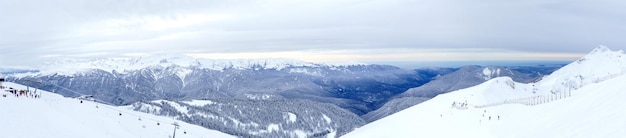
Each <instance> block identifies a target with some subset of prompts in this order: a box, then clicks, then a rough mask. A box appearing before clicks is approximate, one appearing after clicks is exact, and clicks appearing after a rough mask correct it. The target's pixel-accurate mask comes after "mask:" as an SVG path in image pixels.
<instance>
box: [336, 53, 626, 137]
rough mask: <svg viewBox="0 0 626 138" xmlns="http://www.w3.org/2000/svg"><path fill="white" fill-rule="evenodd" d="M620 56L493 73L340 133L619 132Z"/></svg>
mask: <svg viewBox="0 0 626 138" xmlns="http://www.w3.org/2000/svg"><path fill="white" fill-rule="evenodd" d="M624 56H625V55H624V53H623V51H611V50H609V49H608V48H607V47H604V46H600V47H598V48H596V49H594V50H593V51H592V52H591V53H589V54H588V55H586V56H584V57H582V58H581V59H579V60H577V61H575V62H573V63H571V64H569V65H567V66H565V67H563V68H562V69H560V70H558V71H555V72H554V73H553V74H551V75H550V76H547V77H545V78H544V79H543V80H541V81H539V82H537V83H529V84H523V83H518V82H514V81H513V80H512V79H511V78H508V77H500V78H495V79H492V80H489V81H487V82H485V83H482V84H480V85H477V86H474V87H470V88H466V89H461V90H458V91H454V92H451V93H447V94H441V95H439V96H437V97H435V98H433V99H431V100H428V101H426V102H424V103H421V104H418V105H416V106H413V107H411V108H408V109H406V110H403V111H401V112H398V113H396V114H393V115H391V116H387V117H386V118H383V119H380V120H378V121H375V122H372V123H370V124H367V125H365V126H363V127H361V128H358V129H356V130H355V131H353V132H351V133H348V134H346V135H344V137H348V138H349V137H355V138H363V137H420V136H425V137H468V136H469V137H623V136H624V135H626V131H623V130H622V129H623V128H625V127H626V119H625V118H624V116H626V112H624V111H623V110H621V108H622V107H621V106H622V105H625V104H626V101H624V100H623V99H624V98H625V97H626V93H624V92H623V90H625V89H626V85H623V84H624V82H626V76H624V75H622V74H623V72H624V71H626V67H624V66H623V63H624V61H625V59H624Z"/></svg>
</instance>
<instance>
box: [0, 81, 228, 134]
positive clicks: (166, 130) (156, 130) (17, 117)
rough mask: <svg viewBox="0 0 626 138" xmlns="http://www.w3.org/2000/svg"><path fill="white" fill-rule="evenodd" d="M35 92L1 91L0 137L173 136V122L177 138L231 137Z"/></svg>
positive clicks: (6, 84)
mask: <svg viewBox="0 0 626 138" xmlns="http://www.w3.org/2000/svg"><path fill="white" fill-rule="evenodd" d="M2 84H3V86H7V87H12V88H15V89H26V86H22V85H19V84H15V83H10V82H4V83H2ZM5 90H6V89H5ZM31 90H32V88H31ZM37 92H38V93H39V92H43V93H42V95H43V96H42V97H41V98H38V99H35V98H28V97H15V96H13V95H11V93H8V92H5V91H4V90H2V91H0V93H1V94H6V95H7V97H0V109H1V110H0V124H1V125H0V135H1V136H0V137H3V138H31V137H32V138H42V137H49V138H54V137H59V138H60V137H63V138H112V137H121V138H157V137H169V136H172V135H173V132H174V126H173V125H172V124H173V123H177V124H179V125H180V127H179V129H177V130H176V137H177V138H184V137H189V138H191V137H194V138H202V137H205V138H208V137H211V138H214V137H234V136H231V135H228V134H225V133H222V132H219V131H215V130H209V129H206V128H203V127H200V126H196V125H192V124H188V123H185V122H182V121H178V120H175V119H171V118H166V117H160V116H154V115H150V114H145V113H141V112H136V111H132V110H129V109H126V108H122V107H116V106H110V105H104V104H98V103H95V102H90V101H83V103H80V100H79V99H74V98H65V97H63V96H60V95H57V94H54V93H49V92H44V91H41V90H38V91H37ZM96 107H97V108H96ZM120 113H121V114H122V115H119V114H120ZM157 123H159V125H157ZM185 133H186V134H185Z"/></svg>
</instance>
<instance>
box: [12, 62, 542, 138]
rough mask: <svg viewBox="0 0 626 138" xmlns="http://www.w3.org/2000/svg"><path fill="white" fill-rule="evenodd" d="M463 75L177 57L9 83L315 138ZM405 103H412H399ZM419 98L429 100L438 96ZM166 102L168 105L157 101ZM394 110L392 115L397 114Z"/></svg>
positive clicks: (259, 133)
mask: <svg viewBox="0 0 626 138" xmlns="http://www.w3.org/2000/svg"><path fill="white" fill-rule="evenodd" d="M480 68H482V67H480ZM498 69H499V68H495V67H494V69H493V71H492V70H491V69H490V70H484V69H475V70H472V71H473V72H472V74H471V77H466V78H477V79H478V80H480V82H483V81H485V80H487V79H489V78H493V77H497V76H499V75H500V76H501V75H506V74H510V73H508V72H507V71H505V70H500V71H498ZM527 69H529V70H530V71H528V72H524V73H521V74H528V75H529V76H532V74H533V72H534V71H533V70H535V69H533V68H527ZM463 71H464V70H460V69H453V68H431V69H417V70H406V69H401V68H398V67H394V66H388V65H365V64H348V65H326V64H315V63H306V62H300V61H294V60H286V59H257V60H211V59H196V58H192V57H188V56H178V55H176V56H158V57H142V58H136V59H94V60H64V61H59V62H54V63H50V64H46V65H43V66H40V67H38V68H37V71H32V72H24V73H14V74H9V75H8V78H7V79H8V80H9V81H14V82H18V83H22V84H26V85H28V86H32V87H38V88H41V89H44V90H49V91H52V92H55V93H58V94H62V95H64V96H69V97H76V96H80V95H93V96H94V97H95V98H96V99H98V100H101V101H103V102H106V103H110V104H113V105H133V109H134V110H137V111H142V112H148V113H152V114H157V115H162V116H169V117H173V118H176V119H179V120H183V121H186V122H188V123H192V124H196V125H200V126H204V127H206V128H211V129H216V130H219V131H222V132H225V133H228V134H231V135H237V136H242V137H292V136H296V135H297V136H306V137H310V136H332V135H335V136H339V135H342V134H345V133H347V132H349V131H351V130H352V129H353V128H356V127H358V126H361V125H363V124H365V122H366V121H365V120H363V119H362V118H359V116H360V115H365V114H367V113H369V112H371V111H374V110H376V109H378V108H380V107H382V108H385V110H381V111H384V112H381V113H384V114H378V115H379V116H377V117H384V116H386V115H389V114H391V113H393V112H395V111H399V110H401V109H400V108H386V107H390V106H389V105H390V104H391V106H393V103H395V102H397V101H398V100H395V99H393V100H392V98H394V97H395V96H398V95H400V94H402V93H405V92H407V90H408V89H410V88H415V87H419V86H421V85H423V84H425V83H429V82H430V81H441V82H446V81H443V80H444V79H446V78H448V79H449V80H454V81H457V80H459V83H460V82H462V81H470V80H468V79H465V80H464V79H456V78H455V77H458V76H448V75H449V74H463ZM511 76H513V77H516V76H525V75H520V74H514V75H511ZM448 79H446V80H448ZM522 80H524V78H523V79H522ZM480 82H471V83H463V84H478V83H480ZM445 84H447V85H453V84H455V83H445ZM435 86H442V85H435ZM454 86H456V85H454ZM468 87H469V86H468ZM455 88H457V87H455ZM446 92H447V91H446ZM433 96H434V95H433ZM401 98H404V97H399V98H396V99H401ZM409 98H414V97H409ZM417 98H422V100H426V99H430V98H432V96H431V97H417ZM163 99H166V100H165V101H167V102H150V101H155V100H158V101H163ZM190 100H209V101H213V102H217V103H220V104H219V105H220V106H194V105H189V104H185V103H186V102H185V101H190ZM390 100H392V101H390ZM399 101H400V102H401V103H402V104H404V105H414V104H417V103H415V102H413V101H412V99H409V100H399ZM174 103H175V104H174ZM173 105H178V106H180V107H181V108H175V107H177V106H173ZM261 105H272V106H261ZM282 105H294V106H282ZM297 105H300V106H297ZM148 109H149V110H148ZM160 109H167V110H160ZM179 109H184V110H179ZM248 109H249V110H248ZM386 109H392V112H387V111H386ZM225 111H228V112H225ZM285 113H292V114H294V115H296V116H301V117H299V118H303V119H296V121H295V122H293V123H292V122H288V121H285V120H286V118H282V117H277V116H283V114H285ZM320 113H321V114H320ZM288 115H290V114H288ZM304 118H306V119H304ZM326 118H328V119H326ZM287 119H288V118H287ZM326 120H332V121H326ZM242 124H243V125H242ZM310 124H316V125H310ZM276 126H278V127H276ZM268 128H271V129H268Z"/></svg>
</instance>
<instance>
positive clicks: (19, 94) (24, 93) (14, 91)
mask: <svg viewBox="0 0 626 138" xmlns="http://www.w3.org/2000/svg"><path fill="white" fill-rule="evenodd" d="M6 88H7V87H6V86H0V89H2V90H4V89H6ZM5 91H6V92H9V93H11V95H13V96H15V97H32V98H40V97H41V95H39V94H37V91H32V92H31V91H30V89H27V90H18V89H14V88H13V87H8V89H7V90H5ZM2 97H7V95H6V94H2Z"/></svg>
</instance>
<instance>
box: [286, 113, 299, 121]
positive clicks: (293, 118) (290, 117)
mask: <svg viewBox="0 0 626 138" xmlns="http://www.w3.org/2000/svg"><path fill="white" fill-rule="evenodd" d="M297 120H298V116H296V114H294V113H291V112H287V122H288V123H294V122H296V121H297Z"/></svg>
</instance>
